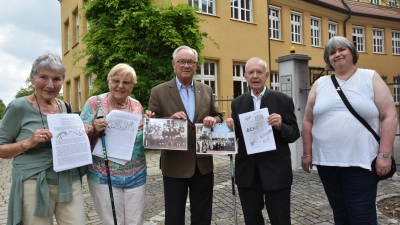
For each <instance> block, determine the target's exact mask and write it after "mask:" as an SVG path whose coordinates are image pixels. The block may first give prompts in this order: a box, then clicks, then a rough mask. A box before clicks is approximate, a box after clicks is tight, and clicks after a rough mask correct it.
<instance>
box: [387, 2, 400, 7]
mask: <svg viewBox="0 0 400 225" xmlns="http://www.w3.org/2000/svg"><path fill="white" fill-rule="evenodd" d="M389 7H391V8H399V0H389Z"/></svg>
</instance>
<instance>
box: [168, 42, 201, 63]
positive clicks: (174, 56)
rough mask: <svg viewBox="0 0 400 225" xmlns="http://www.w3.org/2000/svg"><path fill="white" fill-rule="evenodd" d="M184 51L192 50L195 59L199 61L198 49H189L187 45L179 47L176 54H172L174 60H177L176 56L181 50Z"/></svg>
mask: <svg viewBox="0 0 400 225" xmlns="http://www.w3.org/2000/svg"><path fill="white" fill-rule="evenodd" d="M182 49H189V50H191V51H192V52H193V54H194V57H195V58H196V62H197V61H199V59H198V56H199V55H198V54H197V51H196V49H193V48H191V47H189V46H186V45H182V46H179V47H178V48H176V49H175V51H174V53H172V59H173V60H175V59H176V54H178V52H179V51H180V50H182Z"/></svg>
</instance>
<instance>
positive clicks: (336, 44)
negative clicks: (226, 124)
mask: <svg viewBox="0 0 400 225" xmlns="http://www.w3.org/2000/svg"><path fill="white" fill-rule="evenodd" d="M341 47H345V48H348V49H349V50H350V52H351V55H352V56H353V64H354V65H356V63H357V62H358V51H357V48H356V46H354V44H353V42H351V41H350V40H349V39H347V38H345V37H342V36H335V37H332V38H331V39H329V41H328V42H327V43H326V45H325V49H324V61H325V63H326V69H328V70H334V68H333V67H332V65H331V62H330V61H329V55H330V52H332V51H335V50H336V49H338V48H341Z"/></svg>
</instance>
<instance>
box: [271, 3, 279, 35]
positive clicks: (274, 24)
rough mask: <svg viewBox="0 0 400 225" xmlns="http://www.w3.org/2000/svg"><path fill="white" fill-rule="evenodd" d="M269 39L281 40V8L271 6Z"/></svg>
mask: <svg viewBox="0 0 400 225" xmlns="http://www.w3.org/2000/svg"><path fill="white" fill-rule="evenodd" d="M269 38H270V39H274V40H281V8H279V7H276V6H272V5H270V6H269Z"/></svg>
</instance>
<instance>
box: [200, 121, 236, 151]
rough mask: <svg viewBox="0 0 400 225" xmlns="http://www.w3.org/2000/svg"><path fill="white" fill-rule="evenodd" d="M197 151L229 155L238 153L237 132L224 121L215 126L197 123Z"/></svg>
mask: <svg viewBox="0 0 400 225" xmlns="http://www.w3.org/2000/svg"><path fill="white" fill-rule="evenodd" d="M196 153H197V154H198V155H202V154H205V155H210V154H214V155H229V154H236V153H237V148H236V138H235V132H234V131H233V130H231V129H229V128H228V126H227V125H226V124H224V123H218V124H216V125H215V126H214V127H213V128H210V127H205V126H203V124H200V123H199V124H196Z"/></svg>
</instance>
